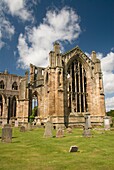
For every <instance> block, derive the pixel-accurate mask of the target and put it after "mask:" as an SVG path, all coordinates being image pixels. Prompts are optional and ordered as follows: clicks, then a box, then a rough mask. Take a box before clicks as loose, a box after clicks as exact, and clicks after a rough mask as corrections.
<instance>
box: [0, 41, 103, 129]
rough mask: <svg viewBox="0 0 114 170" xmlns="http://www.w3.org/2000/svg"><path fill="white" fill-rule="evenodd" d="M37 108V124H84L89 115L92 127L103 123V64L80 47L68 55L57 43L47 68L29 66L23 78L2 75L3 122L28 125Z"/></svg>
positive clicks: (0, 103) (0, 106)
mask: <svg viewBox="0 0 114 170" xmlns="http://www.w3.org/2000/svg"><path fill="white" fill-rule="evenodd" d="M35 106H36V108H37V110H36V111H35V121H36V124H37V123H38V124H44V123H45V122H46V121H47V119H49V118H51V121H52V122H53V123H54V124H55V125H57V124H64V125H66V126H68V125H69V124H70V125H82V124H83V123H84V115H85V114H90V117H91V122H92V124H93V125H98V124H100V125H101V124H102V122H103V118H104V116H105V99H104V89H103V79H102V71H101V63H100V60H99V59H98V58H97V56H96V53H95V52H94V51H93V52H92V54H91V59H90V58H89V57H88V56H87V55H86V54H84V53H83V52H82V51H81V49H80V48H79V47H75V48H73V49H72V50H70V51H68V52H66V53H65V54H61V53H60V45H59V43H57V42H55V44H54V50H53V51H50V53H49V66H48V67H46V68H42V67H37V66H34V65H32V64H30V73H28V72H26V73H25V76H24V77H21V76H17V75H12V74H8V72H7V71H5V72H3V73H0V123H1V124H3V123H15V121H18V122H19V123H20V124H22V123H25V124H26V123H27V122H28V120H29V117H30V115H31V114H32V110H33V109H34V107H35Z"/></svg>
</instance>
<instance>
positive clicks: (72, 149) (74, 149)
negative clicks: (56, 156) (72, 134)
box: [69, 145, 78, 152]
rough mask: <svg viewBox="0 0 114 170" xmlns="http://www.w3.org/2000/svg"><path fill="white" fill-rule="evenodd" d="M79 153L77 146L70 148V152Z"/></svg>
mask: <svg viewBox="0 0 114 170" xmlns="http://www.w3.org/2000/svg"><path fill="white" fill-rule="evenodd" d="M77 151H78V147H77V146H75V145H74V146H71V147H70V150H69V152H77Z"/></svg>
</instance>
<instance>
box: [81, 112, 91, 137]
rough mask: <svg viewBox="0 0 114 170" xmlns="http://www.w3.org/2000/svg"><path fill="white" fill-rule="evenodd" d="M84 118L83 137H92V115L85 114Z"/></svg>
mask: <svg viewBox="0 0 114 170" xmlns="http://www.w3.org/2000/svg"><path fill="white" fill-rule="evenodd" d="M84 118H85V126H84V127H83V130H84V131H83V136H84V137H91V136H92V134H91V130H90V128H91V122H90V114H85V115H84Z"/></svg>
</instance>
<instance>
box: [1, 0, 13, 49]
mask: <svg viewBox="0 0 114 170" xmlns="http://www.w3.org/2000/svg"><path fill="white" fill-rule="evenodd" d="M14 32H15V28H14V26H13V25H12V24H11V23H10V21H9V20H8V19H7V18H6V17H5V15H4V12H3V2H2V1H1V2H0V49H1V48H2V47H3V46H4V45H5V42H4V39H11V37H12V35H13V34H14Z"/></svg>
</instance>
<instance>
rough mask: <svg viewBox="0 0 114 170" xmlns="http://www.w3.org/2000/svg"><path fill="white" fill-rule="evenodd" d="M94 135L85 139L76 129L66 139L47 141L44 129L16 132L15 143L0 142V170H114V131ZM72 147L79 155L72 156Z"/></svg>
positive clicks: (49, 139)
mask: <svg viewBox="0 0 114 170" xmlns="http://www.w3.org/2000/svg"><path fill="white" fill-rule="evenodd" d="M92 133H93V134H94V135H93V137H91V138H84V137H82V130H81V129H73V133H72V134H68V133H67V132H65V137H63V138H56V137H53V138H44V137H43V134H44V129H42V128H37V129H34V130H33V131H26V132H19V129H17V128H14V129H13V139H12V143H2V142H0V170H114V131H106V132H105V133H103V134H101V132H97V131H93V132H92ZM55 134H56V131H55V130H54V131H53V135H54V136H55ZM0 136H1V129H0ZM71 145H77V146H78V147H79V151H78V152H74V153H69V149H70V146H71Z"/></svg>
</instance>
